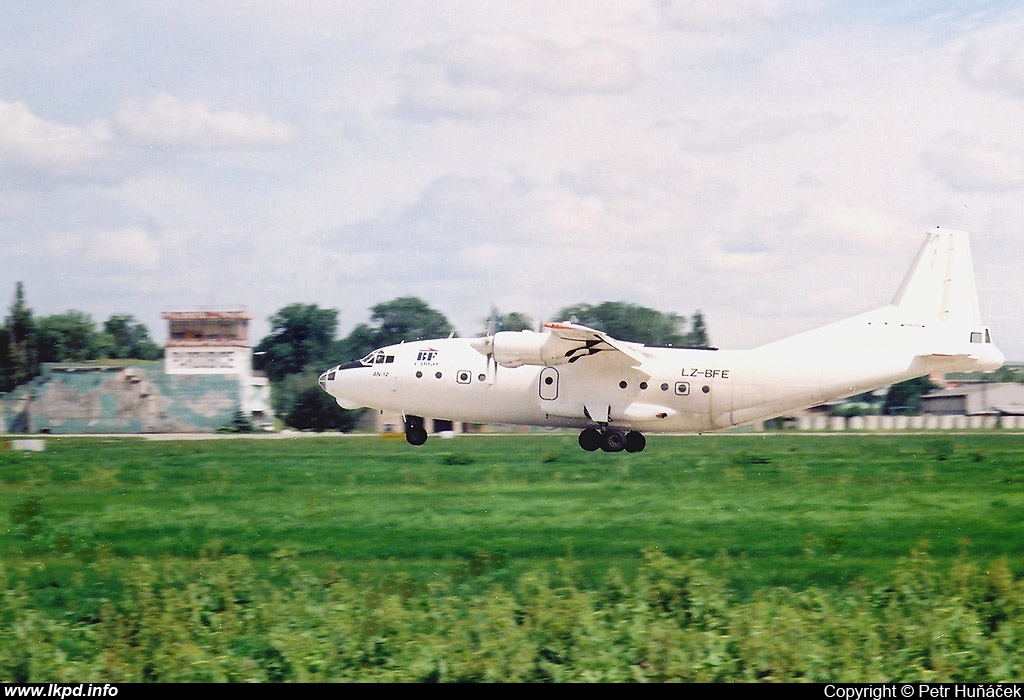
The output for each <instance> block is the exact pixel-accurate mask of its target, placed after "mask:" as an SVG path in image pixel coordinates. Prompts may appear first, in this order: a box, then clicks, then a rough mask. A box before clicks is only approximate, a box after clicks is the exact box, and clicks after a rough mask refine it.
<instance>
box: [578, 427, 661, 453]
mask: <svg viewBox="0 0 1024 700" xmlns="http://www.w3.org/2000/svg"><path fill="white" fill-rule="evenodd" d="M579 443H580V447H582V448H583V449H584V450H586V451H587V452H594V451H596V450H598V449H601V450H604V451H605V452H622V451H623V450H625V451H626V452H643V449H644V447H646V446H647V438H645V437H644V434H643V433H639V432H637V431H635V430H631V431H629V432H628V433H623V432H622V431H621V430H608V429H605V430H602V431H598V430H595V429H594V428H587V429H586V430H584V431H583V432H582V433H580V438H579Z"/></svg>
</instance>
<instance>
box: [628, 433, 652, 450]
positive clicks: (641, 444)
mask: <svg viewBox="0 0 1024 700" xmlns="http://www.w3.org/2000/svg"><path fill="white" fill-rule="evenodd" d="M645 447H647V438H645V437H644V434H643V433H638V432H637V431H635V430H633V431H630V432H628V433H626V452H643V451H644V448H645Z"/></svg>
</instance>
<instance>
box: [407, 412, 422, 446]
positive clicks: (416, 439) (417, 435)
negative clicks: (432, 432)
mask: <svg viewBox="0 0 1024 700" xmlns="http://www.w3.org/2000/svg"><path fill="white" fill-rule="evenodd" d="M405 440H406V442H408V443H409V444H410V445H422V444H423V443H425V442H426V441H427V429H426V428H425V427H424V425H423V419H422V418H421V417H420V416H406V417H405Z"/></svg>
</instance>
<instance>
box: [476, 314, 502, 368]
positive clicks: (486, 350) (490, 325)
mask: <svg viewBox="0 0 1024 700" xmlns="http://www.w3.org/2000/svg"><path fill="white" fill-rule="evenodd" d="M498 325H499V322H498V318H497V312H495V314H494V315H492V316H491V318H489V319H488V320H487V335H485V336H484V337H483V338H476V339H474V340H471V341H470V342H469V344H470V345H471V346H472V347H473V349H474V350H476V351H477V352H478V353H480V354H481V355H486V357H487V376H489V377H492V381H494V380H496V379H497V378H498V363H497V362H496V361H495V359H494V333H495V330H494V329H495V328H496V327H497V326H498ZM492 363H493V364H494V370H493V373H492V370H491V364H492Z"/></svg>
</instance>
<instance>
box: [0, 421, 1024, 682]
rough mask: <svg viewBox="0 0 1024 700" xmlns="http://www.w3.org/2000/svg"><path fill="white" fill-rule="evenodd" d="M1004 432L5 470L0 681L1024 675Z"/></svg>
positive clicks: (320, 446) (72, 448)
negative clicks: (633, 451) (619, 450)
mask: <svg viewBox="0 0 1024 700" xmlns="http://www.w3.org/2000/svg"><path fill="white" fill-rule="evenodd" d="M1020 440H1021V438H1020V436H1018V435H1012V434H1001V433H976V434H958V435H948V434H943V435H941V436H938V435H870V434H857V435H852V434H847V435H843V436H809V435H784V434H771V435H751V434H747V435H725V436H706V437H653V438H652V439H651V440H650V443H649V447H648V449H647V451H645V452H643V453H642V454H637V455H626V454H616V455H608V454H603V453H596V454H589V453H584V452H582V451H581V450H580V449H579V448H578V447H577V446H576V444H575V437H574V436H572V435H561V434H552V435H548V434H545V435H525V436H494V437H460V438H458V439H454V440H436V439H435V440H431V441H430V442H428V444H427V445H426V446H424V447H421V448H412V447H410V446H408V445H406V444H405V443H404V442H401V441H395V440H381V439H379V438H376V437H351V438H350V437H302V438H296V439H279V440H273V439H249V438H237V439H225V440H202V441H176V442H149V441H146V440H143V439H139V438H107V439H102V438H89V439H82V438H48V439H47V449H46V451H45V452H42V453H32V452H24V453H23V452H15V451H0V682H49V681H67V682H81V681H85V680H88V681H93V682H108V681H115V682H117V681H121V682H123V681H133V682H137V681H176V682H182V681H226V680H252V681H315V680H360V681H367V680H385V681H386V680H392V681H394V680H405V681H409V680H413V681H467V680H477V681H509V680H520V681H522V680H526V681H537V680H551V681H568V680H582V681H591V682H592V681H595V680H617V681H624V680H669V681H671V680H675V681H680V680H683V681H703V682H707V681H736V680H746V681H750V680H781V681H793V680H804V681H808V680H809V681H816V682H822V681H857V682H867V681H871V682H885V681H896V680H913V681H918V682H982V681H984V682H991V681H1007V680H1018V681H1019V680H1020V679H1021V678H1024V661H1022V660H1021V657H1020V653H1019V650H1020V647H1021V645H1022V644H1024V585H1022V584H1024V580H1022V579H1021V574H1022V571H1024V547H1022V544H1024V542H1022V540H1024V526H1022V523H1024V517H1022V516H1024V478H1022V473H1024V472H1022V469H1021V467H1022V461H1024V456H1022V455H1021V451H1020V449H1019V446H1020Z"/></svg>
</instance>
